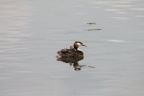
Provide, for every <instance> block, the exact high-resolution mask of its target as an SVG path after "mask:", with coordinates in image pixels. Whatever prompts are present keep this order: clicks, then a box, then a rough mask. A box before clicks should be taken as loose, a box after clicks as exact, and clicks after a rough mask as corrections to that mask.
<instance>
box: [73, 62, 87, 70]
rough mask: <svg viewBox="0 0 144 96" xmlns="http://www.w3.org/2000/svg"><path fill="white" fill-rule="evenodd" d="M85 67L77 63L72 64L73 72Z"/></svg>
mask: <svg viewBox="0 0 144 96" xmlns="http://www.w3.org/2000/svg"><path fill="white" fill-rule="evenodd" d="M84 66H86V65H79V64H78V62H75V63H73V67H74V70H75V71H79V70H81V67H84Z"/></svg>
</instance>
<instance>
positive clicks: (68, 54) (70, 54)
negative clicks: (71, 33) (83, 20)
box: [57, 41, 86, 58]
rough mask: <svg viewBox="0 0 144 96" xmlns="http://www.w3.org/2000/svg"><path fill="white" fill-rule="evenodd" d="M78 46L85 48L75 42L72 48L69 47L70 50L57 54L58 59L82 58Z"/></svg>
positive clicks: (82, 55) (82, 54) (80, 43)
mask: <svg viewBox="0 0 144 96" xmlns="http://www.w3.org/2000/svg"><path fill="white" fill-rule="evenodd" d="M79 46H85V47H86V45H84V44H83V43H82V42H79V41H75V43H74V44H73V47H72V46H70V49H62V50H60V51H58V52H57V57H58V58H83V57H84V53H83V52H82V51H81V50H80V49H79Z"/></svg>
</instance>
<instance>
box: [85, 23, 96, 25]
mask: <svg viewBox="0 0 144 96" xmlns="http://www.w3.org/2000/svg"><path fill="white" fill-rule="evenodd" d="M87 24H89V25H92V24H96V23H95V22H88V23H87Z"/></svg>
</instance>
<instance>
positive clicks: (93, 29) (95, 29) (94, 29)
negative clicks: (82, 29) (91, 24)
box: [87, 28, 102, 31]
mask: <svg viewBox="0 0 144 96" xmlns="http://www.w3.org/2000/svg"><path fill="white" fill-rule="evenodd" d="M99 30H102V29H99V28H98V29H97V28H91V29H87V31H99Z"/></svg>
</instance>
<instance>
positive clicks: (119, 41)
mask: <svg viewBox="0 0 144 96" xmlns="http://www.w3.org/2000/svg"><path fill="white" fill-rule="evenodd" d="M108 41H110V42H116V43H122V42H125V41H124V40H108Z"/></svg>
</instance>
